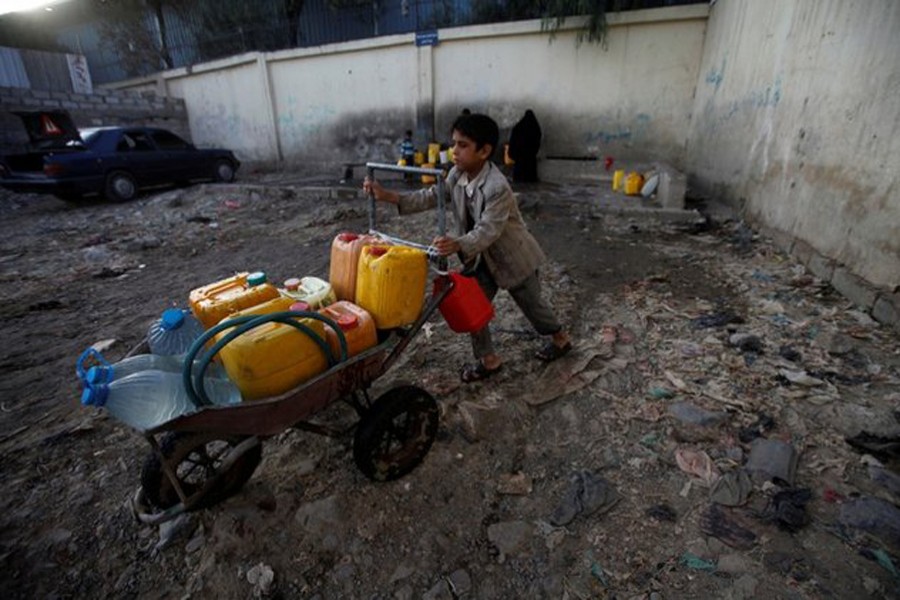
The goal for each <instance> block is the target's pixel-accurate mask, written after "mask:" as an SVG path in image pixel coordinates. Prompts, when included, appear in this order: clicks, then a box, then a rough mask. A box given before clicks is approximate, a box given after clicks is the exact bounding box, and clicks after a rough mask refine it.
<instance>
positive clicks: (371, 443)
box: [132, 163, 454, 524]
mask: <svg viewBox="0 0 900 600" xmlns="http://www.w3.org/2000/svg"><path fill="white" fill-rule="evenodd" d="M366 166H367V169H368V173H369V175H370V176H371V175H373V174H374V171H375V170H376V169H377V170H389V171H398V172H408V173H414V174H429V175H434V176H436V179H437V182H438V183H437V185H438V187H439V189H438V198H439V200H438V207H437V208H438V210H437V212H438V231H439V233H440V234H441V235H443V234H444V233H445V231H446V225H445V214H444V205H443V193H442V192H443V189H442V186H443V178H442V172H441V171H440V170H439V169H423V168H416V167H399V166H394V165H383V164H378V163H368V164H367V165H366ZM375 225H376V223H375V199H374V197H371V196H370V198H369V228H370V230H371V232H373V233H377V232H376V230H375ZM390 239H391V241H393V242H395V243H403V242H404V241H403V240H399V239H398V238H390ZM408 243H409V244H410V245H413V246H418V247H422V246H419V245H417V244H414V243H412V242H408ZM429 259H430V260H431V261H432V262H434V263H436V264H437V270H438V275H437V277H436V280H435V288H434V293H433V294H432V296H431V298H430V299H429V300H428V302H427V303H426V304H425V306H424V308H423V310H422V313H421V314H420V315H419V317H418V319H416V321H415V322H414V323H412V325H410V326H408V327H405V328H398V329H394V330H389V331H380V332H379V343H378V344H377V345H376V346H374V347H373V348H370V349H369V350H366V351H364V352H362V353H360V354H358V355H356V356H353V357H350V358H347V357H346V341H345V340H344V339H343V334H342V333H341V330H340V327H338V326H337V324H336V323H334V322H333V321H331V320H330V319H328V318H327V317H324V316H322V315H318V314H316V313H307V312H296V311H287V312H283V313H277V314H275V315H264V316H261V317H241V318H240V319H233V320H232V322H231V323H230V324H226V325H222V324H220V325H219V326H216V327H215V328H212V329H210V330H209V331H207V332H206V333H204V335H203V336H201V337H200V338H199V339H197V340H196V341H195V343H194V344H193V346H192V348H191V350H190V351H189V352H188V353H187V355H186V356H185V359H184V367H183V371H182V377H183V380H184V384H185V388H186V390H187V391H188V394H189V396H190V397H191V398H192V399H193V400H194V402H195V404H196V406H197V410H196V412H192V413H189V414H184V415H181V416H178V417H176V418H174V419H172V420H170V421H167V422H165V423H162V424H160V425H158V426H155V427H153V428H152V429H148V430H146V431H143V432H141V433H142V434H143V435H144V437H145V438H146V440H147V442H148V443H149V445H150V447H151V451H150V453H149V455H148V457H147V459H146V460H145V462H144V465H143V468H142V470H141V485H140V487H139V488H138V489H137V491H136V492H135V494H134V496H133V498H132V508H133V511H134V514H135V516H136V517H137V518H138V520H140V521H141V522H143V523H147V524H158V523H161V522H164V521H168V520H171V519H173V518H175V517H176V516H178V515H179V514H181V513H183V512H186V511H192V510H198V509H202V508H207V507H210V506H213V505H215V504H217V503H219V502H221V501H222V500H224V499H226V498H228V497H230V496H232V495H234V494H235V493H237V492H238V491H239V490H240V489H241V487H242V486H243V485H244V484H245V483H246V482H247V481H248V480H249V479H250V477H251V476H252V475H253V472H254V470H255V469H256V467H257V466H258V465H259V463H260V460H261V458H262V442H263V441H264V440H265V439H266V438H269V437H272V436H275V435H277V434H279V433H282V432H284V431H286V430H288V429H291V428H294V429H299V430H304V431H309V432H313V433H319V434H326V435H334V434H335V432H332V431H330V430H328V429H327V428H325V427H323V426H321V425H318V424H315V423H311V422H309V419H310V418H311V417H312V416H314V415H315V414H316V413H318V412H319V411H320V410H322V409H324V408H325V407H327V406H329V405H330V404H332V403H333V402H335V401H338V400H340V401H344V402H346V403H348V404H349V405H350V406H351V407H352V408H353V409H354V410H355V411H356V413H357V415H358V416H359V421H358V422H357V424H356V428H355V432H354V439H353V459H354V462H355V463H356V466H357V467H358V468H359V469H360V471H362V473H363V474H365V475H366V476H367V477H368V478H370V479H372V480H375V481H388V480H393V479H396V478H399V477H401V476H403V475H405V474H406V473H409V472H410V471H411V470H413V469H414V468H415V467H416V466H418V465H419V464H420V463H421V462H422V461H423V460H424V458H425V456H426V455H427V453H428V451H429V450H430V449H431V446H432V444H433V442H434V438H435V436H436V434H437V429H438V418H439V410H438V406H437V402H436V401H435V399H434V397H433V396H432V395H431V394H429V393H428V391H426V390H425V389H423V388H421V387H418V386H415V385H398V386H397V387H394V388H392V389H389V390H388V391H386V392H384V393H383V394H382V395H381V396H379V397H378V398H376V399H374V400H372V399H371V398H370V396H369V389H370V388H371V386H372V384H373V383H374V382H375V381H376V380H377V379H378V378H379V377H381V376H382V375H384V374H385V373H386V372H387V371H389V370H390V368H391V367H392V366H393V365H394V363H395V362H396V361H397V359H398V358H399V357H400V356H401V354H402V353H403V351H404V350H405V349H406V348H407V346H408V345H409V343H410V342H411V341H412V340H413V338H414V337H415V336H416V334H418V332H419V331H420V330H421V328H422V326H423V325H424V323H425V322H426V321H427V320H428V319H429V318H430V317H431V316H432V315H433V314H434V311H435V310H436V309H437V308H438V307H439V306H440V304H441V302H442V301H443V300H444V298H445V297H446V296H447V295H448V294H449V293H450V292H451V291H452V289H453V287H454V282H453V280H452V279H451V278H449V277H448V276H447V273H446V269H447V263H446V259H445V258H442V257H437V256H435V255H434V254H433V253H430V254H429ZM297 317H307V318H315V319H319V320H322V321H325V322H326V323H327V324H329V326H331V327H332V328H333V329H334V331H335V332H337V333H338V335H339V337H340V338H341V339H340V344H341V357H340V359H341V360H338V361H336V362H335V363H334V364H333V366H331V367H330V368H329V369H328V370H327V371H325V372H324V373H321V374H320V375H318V376H316V377H314V378H313V379H311V380H309V381H307V382H304V383H303V384H301V385H299V386H297V387H296V388H294V389H292V390H289V391H287V392H285V393H283V394H281V395H279V396H275V397H270V398H265V399H261V400H254V401H252V402H243V403H240V404H236V405H229V406H214V405H212V404H211V403H209V402H208V399H207V398H206V394H205V391H204V389H203V374H204V371H205V369H206V367H207V366H208V364H209V363H210V361H211V360H212V358H213V357H214V356H215V354H216V353H217V352H218V351H219V350H220V349H221V347H222V346H223V345H224V344H226V343H228V341H230V339H233V338H234V337H236V336H237V335H240V334H241V333H243V332H245V331H247V330H248V329H251V328H253V327H256V326H259V325H262V324H264V323H268V322H272V321H277V322H280V323H284V324H287V325H290V326H294V327H296V328H298V329H303V328H304V326H303V325H302V324H301V323H299V322H298V321H297ZM228 327H231V328H233V330H232V331H231V332H229V333H228V334H227V335H225V336H223V337H222V338H221V339H220V340H219V341H218V342H216V343H215V344H213V345H212V347H210V348H208V349H206V346H207V345H208V343H211V340H212V338H213V337H214V336H215V335H216V334H218V333H220V332H222V331H224V330H225V329H227V328H228ZM310 333H311V332H310ZM312 335H315V334H314V333H313V334H312ZM316 339H317V342H321V344H320V346H321V347H322V349H323V351H325V352H326V356H330V352H329V349H328V346H327V345H326V344H325V342H324V341H323V340H321V338H316ZM195 359H196V363H195Z"/></svg>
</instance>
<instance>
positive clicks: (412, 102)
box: [116, 5, 708, 169]
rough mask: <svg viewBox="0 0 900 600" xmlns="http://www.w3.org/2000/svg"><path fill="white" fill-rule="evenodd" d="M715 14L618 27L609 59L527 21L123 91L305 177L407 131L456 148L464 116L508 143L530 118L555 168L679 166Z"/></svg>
mask: <svg viewBox="0 0 900 600" xmlns="http://www.w3.org/2000/svg"><path fill="white" fill-rule="evenodd" d="M707 13H708V7H707V6H706V5H692V6H683V7H671V8H664V9H652V10H644V11H633V12H627V13H621V14H611V15H610V16H609V22H610V29H609V38H608V46H607V48H603V47H600V46H598V45H596V44H587V43H584V44H582V45H581V46H576V44H575V32H574V25H576V24H577V23H578V20H576V19H572V20H570V22H569V23H568V29H563V30H562V31H561V32H559V34H558V35H557V36H556V38H555V39H554V40H553V42H552V43H550V39H549V35H548V34H546V33H542V32H541V25H540V21H525V22H518V23H508V24H502V25H487V26H477V27H463V28H455V29H446V30H443V29H442V30H440V32H439V35H440V43H439V44H438V45H437V46H434V47H422V48H418V47H416V46H415V37H414V35H412V34H408V35H399V36H389V37H383V38H376V39H372V40H364V41H359V42H350V43H346V44H336V45H332V46H322V47H320V48H312V49H296V50H288V51H282V52H277V53H271V54H255V53H254V54H248V55H243V56H240V57H236V58H232V59H227V60H223V61H217V62H215V63H208V64H204V65H200V66H197V67H194V68H193V69H177V70H174V71H169V72H166V73H162V74H160V75H159V76H158V77H157V78H155V79H151V80H147V79H144V80H134V81H130V82H125V83H123V84H119V85H117V86H116V87H123V88H127V89H155V90H157V92H158V93H164V94H169V95H172V96H176V97H179V98H183V99H184V100H185V103H186V105H187V109H188V115H189V117H190V122H191V132H192V135H193V138H194V140H195V141H196V142H197V143H198V144H203V145H220V146H226V147H231V148H234V149H235V151H236V152H237V153H238V155H239V157H240V158H241V159H242V160H250V161H276V160H283V161H285V162H288V163H291V164H292V165H296V166H297V168H304V167H305V168H308V169H314V168H319V169H321V168H322V167H323V166H324V165H334V164H335V163H341V162H364V161H366V160H373V159H375V160H393V159H395V158H396V155H397V147H398V144H399V142H400V140H401V138H402V137H403V132H404V131H405V130H406V129H413V130H414V131H415V132H416V138H415V139H416V142H417V145H418V146H420V147H422V148H423V149H424V147H425V144H427V142H429V141H446V140H448V139H449V132H448V131H447V130H448V129H449V127H450V125H451V123H452V121H453V119H454V118H455V117H456V116H457V115H458V114H459V111H460V110H461V109H462V108H463V107H469V108H470V109H472V110H473V111H482V112H487V113H488V114H491V115H492V116H493V117H494V118H495V119H497V121H498V123H499V124H500V126H501V133H502V136H503V138H505V137H506V135H508V131H509V129H510V128H511V127H512V125H514V124H515V122H516V121H517V120H518V119H519V118H520V117H521V115H522V114H523V113H524V112H525V110H526V109H527V108H532V109H533V110H534V111H535V112H536V114H537V116H538V119H539V120H540V122H541V124H542V127H543V129H544V132H545V134H544V135H545V141H544V145H543V149H542V154H543V155H545V156H546V155H570V156H572V155H574V156H584V155H588V154H592V155H599V156H605V155H609V154H611V155H614V156H616V157H618V158H628V157H641V158H647V157H656V158H665V159H667V160H669V161H671V162H674V163H675V164H681V163H682V162H683V159H684V145H685V141H686V138H687V133H688V127H689V123H690V112H691V107H692V103H693V101H692V98H693V93H694V86H695V85H696V82H697V76H698V68H699V65H700V58H701V51H702V47H703V36H704V27H705V23H706V17H707ZM435 137H436V138H437V140H435V139H433V138H435Z"/></svg>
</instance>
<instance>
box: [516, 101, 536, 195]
mask: <svg viewBox="0 0 900 600" xmlns="http://www.w3.org/2000/svg"><path fill="white" fill-rule="evenodd" d="M540 148H541V126H540V125H539V124H538V120H537V117H535V116H534V113H533V112H532V111H531V109H529V110H526V111H525V116H524V117H522V118H521V119H520V120H519V122H518V123H516V124H515V126H513V128H512V132H510V134H509V157H510V158H511V159H513V160H514V161H515V164H514V165H513V181H537V180H538V176H537V153H538V150H539V149H540Z"/></svg>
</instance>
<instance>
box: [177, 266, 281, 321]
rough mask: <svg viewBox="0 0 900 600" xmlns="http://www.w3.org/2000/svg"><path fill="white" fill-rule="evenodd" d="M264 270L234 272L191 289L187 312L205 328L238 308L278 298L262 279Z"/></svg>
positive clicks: (275, 292) (271, 286)
mask: <svg viewBox="0 0 900 600" xmlns="http://www.w3.org/2000/svg"><path fill="white" fill-rule="evenodd" d="M265 278H266V276H265V274H264V273H252V274H251V273H238V274H237V275H235V276H234V277H229V278H228V279H223V280H222V281H217V282H215V283H210V284H209V285H205V286H203V287H199V288H197V289H195V290H192V291H191V293H190V296H189V300H190V304H191V312H193V313H194V316H195V317H197V319H198V320H199V321H200V322H201V323H203V327H205V328H206V329H209V328H210V327H212V326H214V325H215V324H217V323H218V322H219V321H221V320H222V319H224V318H225V317H227V316H228V315H231V314H233V313H235V312H237V311H239V310H242V309H245V308H248V307H250V306H255V305H257V304H260V303H262V302H265V301H267V300H271V299H272V298H277V297H278V288H276V287H275V286H274V285H272V284H270V283H266V282H265Z"/></svg>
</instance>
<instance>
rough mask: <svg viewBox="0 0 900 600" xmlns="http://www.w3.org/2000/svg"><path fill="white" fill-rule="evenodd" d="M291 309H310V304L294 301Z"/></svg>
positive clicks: (301, 310)
mask: <svg viewBox="0 0 900 600" xmlns="http://www.w3.org/2000/svg"><path fill="white" fill-rule="evenodd" d="M290 310H292V311H295V312H304V311H309V304H307V303H306V302H294V303H293V304H291V306H290Z"/></svg>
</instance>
